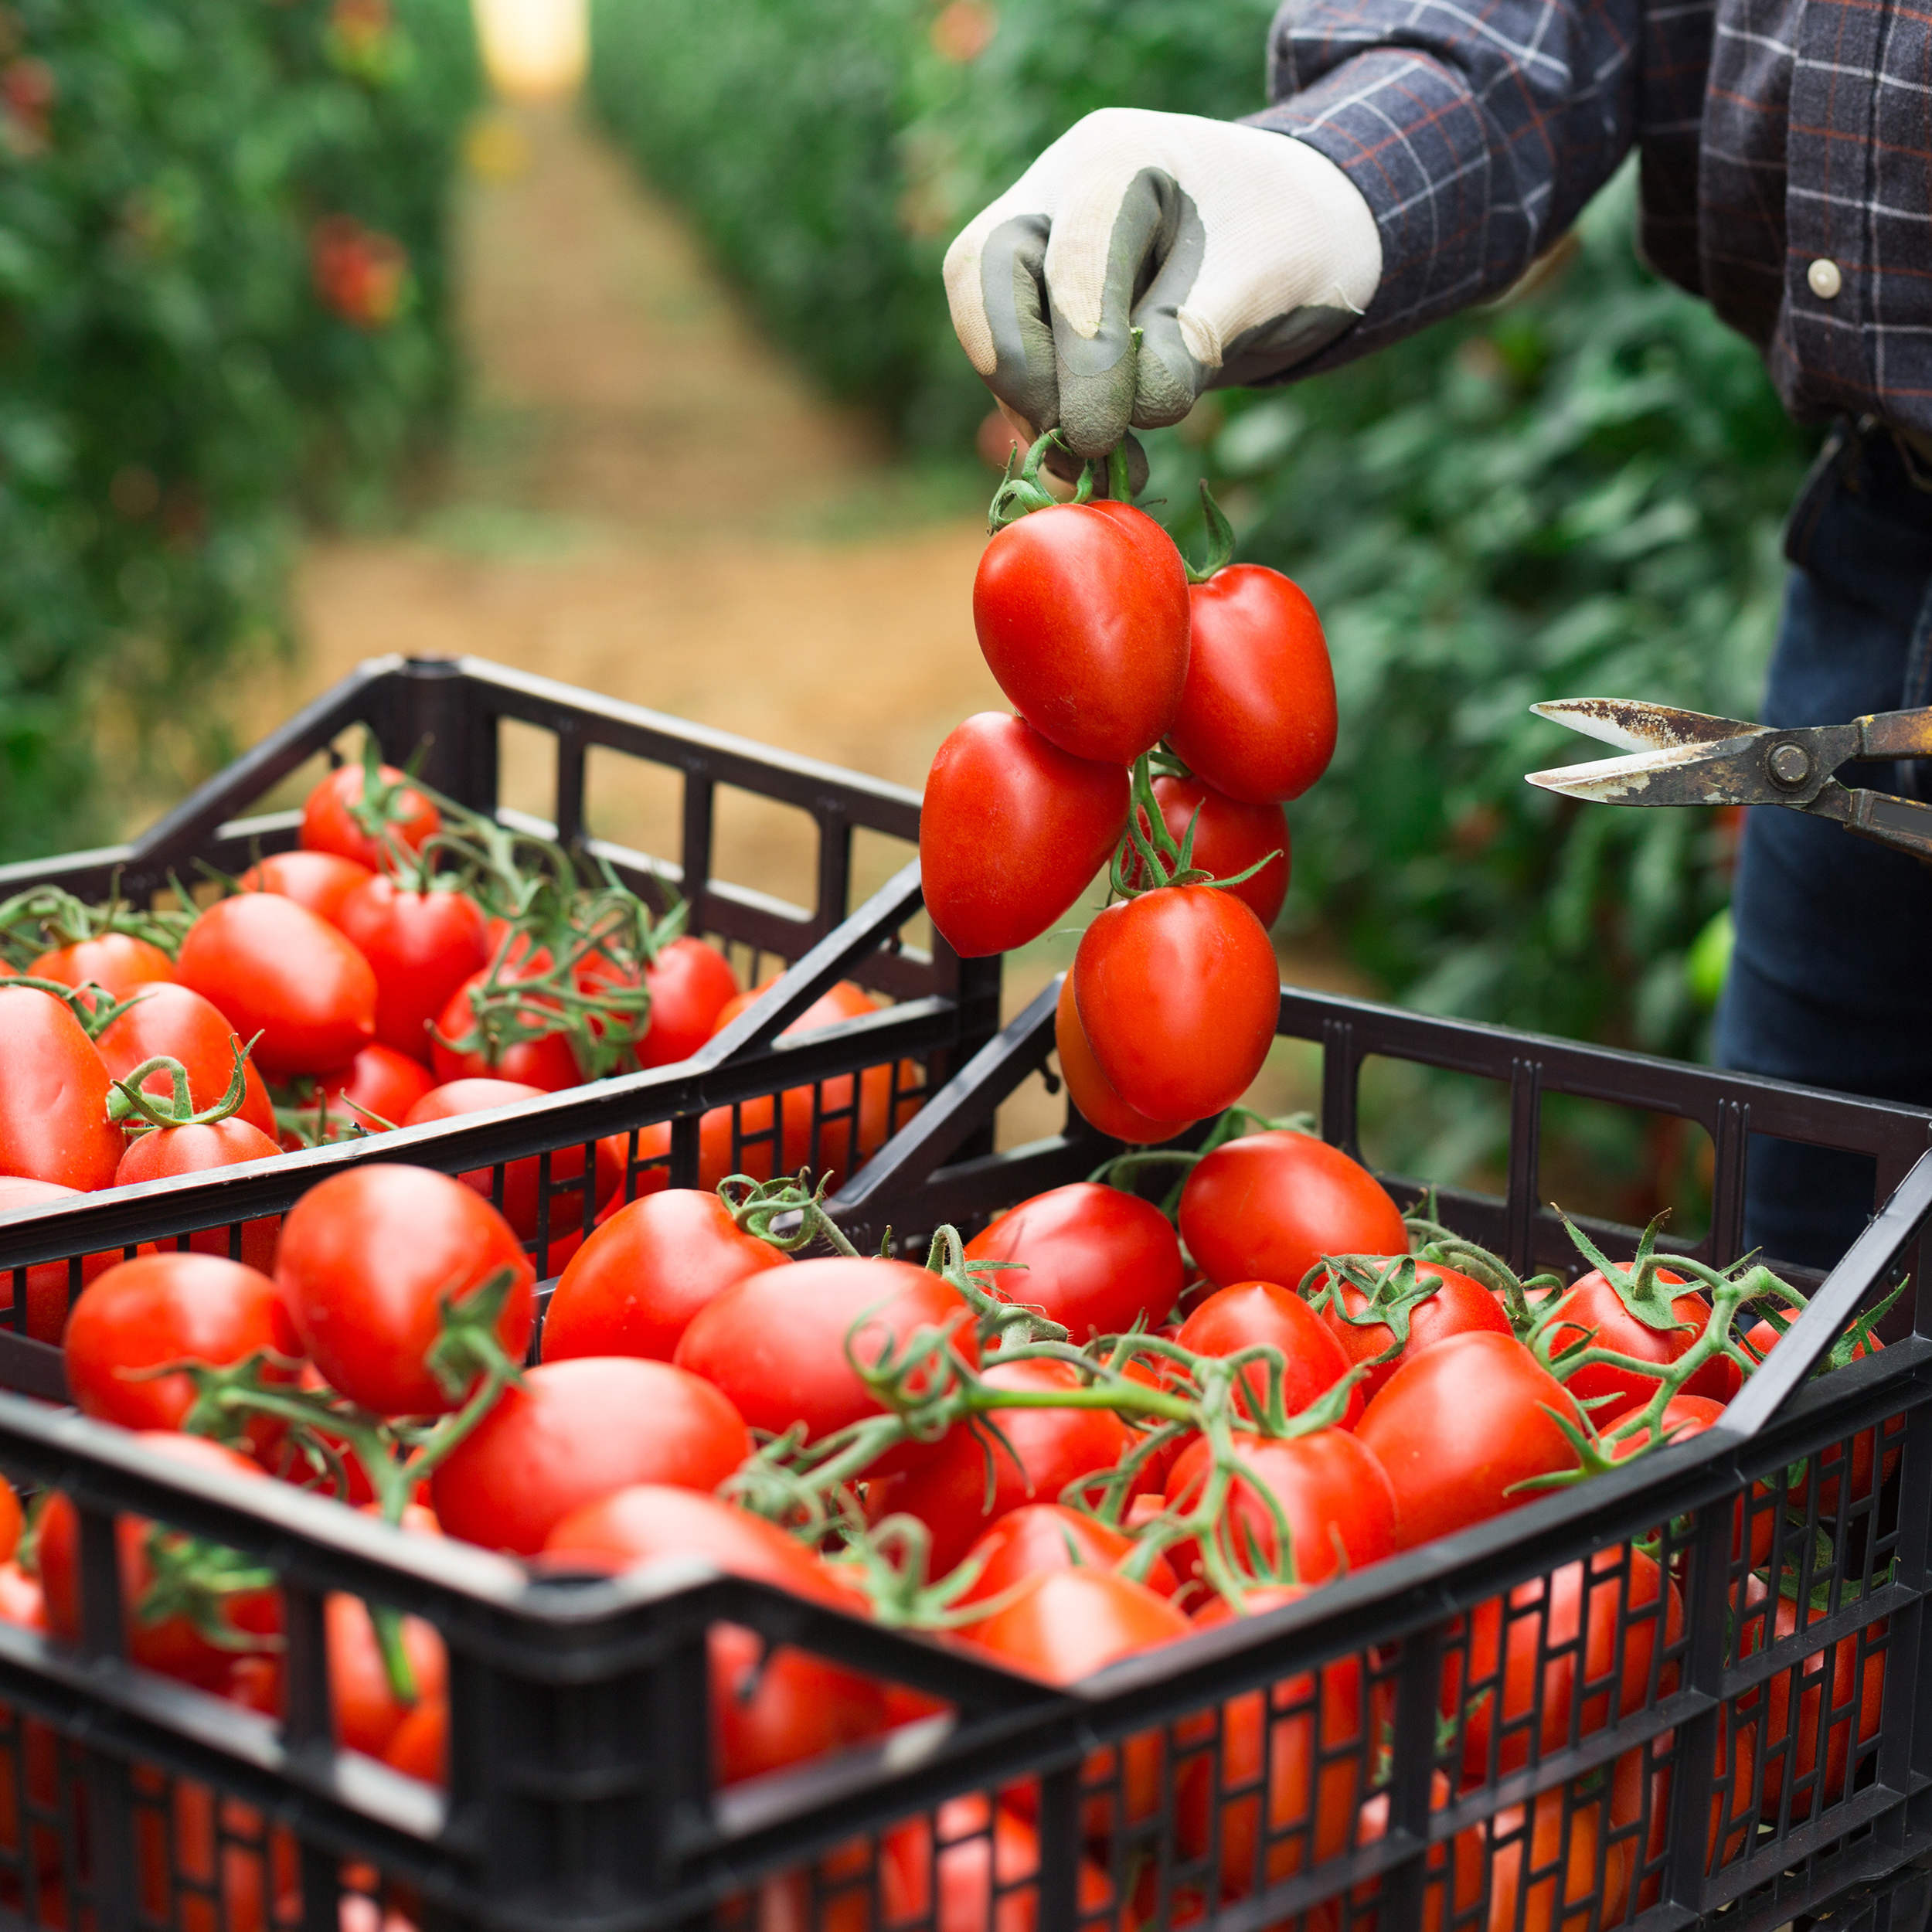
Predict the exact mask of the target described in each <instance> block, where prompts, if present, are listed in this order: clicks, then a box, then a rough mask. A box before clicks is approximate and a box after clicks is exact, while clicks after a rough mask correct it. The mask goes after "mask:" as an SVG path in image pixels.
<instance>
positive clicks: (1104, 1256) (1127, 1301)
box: [966, 1181, 1182, 1345]
mask: <svg viewBox="0 0 1932 1932" xmlns="http://www.w3.org/2000/svg"><path fill="white" fill-rule="evenodd" d="M966 1261H967V1267H968V1273H971V1272H972V1264H973V1263H975V1262H976V1261H1005V1262H1009V1263H1011V1262H1018V1263H1019V1264H1021V1265H1020V1266H1019V1267H1002V1268H995V1269H988V1270H987V1271H986V1272H985V1274H981V1275H980V1276H979V1277H978V1279H979V1281H980V1283H981V1286H982V1287H985V1289H986V1290H987V1291H988V1293H989V1294H995V1295H997V1296H998V1297H999V1298H1000V1299H1001V1300H1002V1301H1013V1302H1019V1303H1022V1304H1026V1306H1028V1307H1031V1308H1039V1309H1040V1310H1041V1311H1043V1313H1044V1314H1045V1315H1046V1317H1047V1318H1048V1319H1049V1321H1057V1322H1059V1323H1060V1324H1061V1325H1062V1326H1063V1327H1064V1328H1066V1330H1067V1332H1068V1335H1069V1337H1070V1339H1071V1340H1072V1341H1073V1342H1074V1344H1075V1345H1080V1344H1083V1343H1085V1342H1088V1341H1090V1339H1091V1338H1093V1337H1094V1336H1095V1335H1121V1334H1124V1332H1126V1331H1127V1330H1128V1329H1129V1328H1131V1327H1132V1326H1133V1325H1134V1322H1135V1321H1136V1320H1137V1319H1141V1320H1145V1323H1146V1325H1148V1327H1149V1328H1153V1327H1156V1326H1158V1325H1159V1324H1160V1323H1162V1322H1163V1321H1165V1320H1166V1319H1167V1318H1168V1314H1169V1312H1170V1311H1172V1308H1173V1306H1174V1304H1175V1301H1178V1300H1179V1298H1180V1293H1181V1284H1182V1267H1181V1244H1180V1243H1179V1240H1177V1239H1176V1238H1175V1233H1174V1230H1173V1228H1172V1226H1171V1225H1170V1224H1169V1223H1168V1219H1167V1216H1165V1215H1164V1214H1163V1213H1162V1212H1161V1211H1160V1209H1158V1208H1157V1207H1155V1206H1154V1204H1153V1203H1152V1202H1151V1201H1143V1200H1141V1199H1140V1198H1139V1197H1138V1196H1136V1195H1132V1194H1128V1193H1124V1192H1122V1191H1121V1189H1118V1188H1114V1187H1104V1186H1101V1185H1099V1184H1098V1183H1097V1182H1093V1181H1075V1182H1071V1183H1070V1184H1069V1185H1066V1186H1065V1187H1056V1188H1052V1189H1049V1190H1048V1191H1047V1192H1046V1193H1044V1194H1036V1195H1035V1196H1033V1197H1032V1199H1030V1200H1026V1201H1022V1202H1020V1204H1019V1206H1018V1207H1015V1208H1009V1209H1007V1211H1006V1212H1005V1213H1004V1214H1002V1215H1001V1216H999V1217H998V1219H996V1220H995V1221H993V1222H992V1223H990V1224H989V1225H988V1226H986V1227H985V1229H983V1230H981V1232H980V1233H978V1234H976V1235H975V1236H974V1237H973V1238H972V1240H970V1241H969V1242H968V1243H967V1244H966Z"/></svg>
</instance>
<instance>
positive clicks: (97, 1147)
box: [0, 981, 127, 1193]
mask: <svg viewBox="0 0 1932 1932" xmlns="http://www.w3.org/2000/svg"><path fill="white" fill-rule="evenodd" d="M125 1145H127V1141H126V1139H125V1137H124V1135H123V1134H122V1133H121V1129H120V1128H117V1127H116V1126H114V1124H112V1123H111V1121H109V1120H108V1118H107V1068H106V1067H105V1066H103V1065H102V1063H101V1059H100V1054H99V1053H97V1052H96V1051H95V1050H94V1042H93V1041H92V1040H90V1039H88V1037H87V1034H86V1032H84V1031H83V1029H82V1027H81V1024H80V1021H79V1020H77V1019H75V1018H74V1016H73V1014H72V1013H71V1012H69V1011H68V1010H67V1009H66V1006H65V1005H63V1004H62V1002H60V1001H59V1000H57V999H56V998H54V996H53V994H51V993H43V992H39V991H38V990H37V989H36V988H33V987H32V986H9V985H5V983H4V982H3V981H0V1174H15V1175H22V1176H23V1177H24V1178H26V1179H29V1180H34V1181H56V1182H59V1183H60V1185H61V1186H63V1187H71V1188H78V1189H80V1190H81V1191H82V1192H83V1193H84V1192H88V1191H90V1190H91V1189H94V1188H102V1187H111V1186H112V1185H114V1169H115V1168H117V1167H118V1166H119V1165H121V1150H122V1148H124V1146H125Z"/></svg>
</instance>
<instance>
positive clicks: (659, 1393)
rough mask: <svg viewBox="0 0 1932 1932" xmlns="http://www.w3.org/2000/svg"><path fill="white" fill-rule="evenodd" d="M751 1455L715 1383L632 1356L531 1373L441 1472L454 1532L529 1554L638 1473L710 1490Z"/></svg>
mask: <svg viewBox="0 0 1932 1932" xmlns="http://www.w3.org/2000/svg"><path fill="white" fill-rule="evenodd" d="M750 1454H751V1437H750V1432H749V1431H748V1430H747V1429H746V1427H745V1425H744V1423H743V1421H742V1420H740V1417H739V1415H738V1412H737V1410H735V1409H734V1408H733V1407H732V1406H731V1404H730V1402H729V1401H728V1400H726V1398H725V1397H724V1396H723V1395H721V1394H719V1392H718V1391H717V1389H714V1388H713V1386H711V1384H710V1383H708V1382H704V1381H701V1380H700V1379H699V1378H698V1377H697V1376H694V1375H689V1374H687V1373H686V1372H685V1371H684V1370H683V1369H676V1368H673V1367H672V1365H671V1364H670V1363H669V1362H645V1361H641V1360H639V1359H637V1358H636V1357H634V1356H629V1355H585V1356H583V1357H581V1358H580V1359H578V1360H577V1361H574V1362H546V1363H544V1364H543V1366H541V1367H539V1368H536V1369H529V1370H528V1371H526V1373H525V1376H524V1378H523V1384H522V1387H521V1388H512V1389H505V1390H504V1392H503V1396H502V1400H501V1401H499V1402H498V1403H497V1405H496V1406H495V1408H494V1409H492V1410H491V1411H490V1413H488V1415H487V1416H485V1417H484V1418H483V1420H481V1422H480V1423H478V1424H477V1426H476V1427H475V1428H474V1429H473V1430H471V1432H470V1434H468V1435H467V1436H465V1437H464V1438H463V1440H462V1441H461V1443H459V1444H457V1447H456V1448H455V1449H454V1451H452V1452H451V1455H450V1457H449V1458H448V1460H447V1461H445V1462H444V1464H442V1465H441V1467H440V1468H438V1469H437V1471H436V1474H435V1476H434V1478H433V1479H432V1480H431V1482H430V1494H431V1495H432V1496H433V1497H434V1501H435V1507H436V1515H437V1520H438V1521H439V1522H440V1523H441V1524H442V1526H443V1528H444V1530H445V1531H446V1532H447V1533H448V1534H449V1535H451V1536H460V1537H461V1538H462V1539H464V1541H465V1542H466V1543H482V1544H485V1545H486V1546H488V1547H489V1548H491V1549H506V1550H510V1551H512V1552H514V1553H515V1554H517V1555H519V1556H535V1555H536V1553H537V1552H538V1551H539V1549H542V1548H543V1543H544V1539H545V1538H546V1536H549V1533H550V1532H551V1531H552V1530H553V1529H555V1528H556V1526H557V1525H558V1524H559V1523H560V1522H562V1521H563V1519H564V1518H565V1517H566V1516H567V1515H570V1512H572V1511H573V1510H574V1509H582V1508H583V1505H585V1504H587V1503H592V1502H597V1501H598V1500H599V1499H600V1498H603V1497H605V1496H608V1495H614V1493H615V1492H617V1491H618V1490H620V1489H627V1488H630V1487H631V1485H633V1484H636V1483H641V1482H648V1483H668V1484H670V1485H672V1486H673V1487H674V1488H681V1489H701V1490H704V1491H706V1492H709V1491H711V1490H713V1489H715V1488H717V1486H718V1485H719V1483H721V1482H723V1481H724V1479H725V1478H726V1477H727V1476H729V1475H732V1474H733V1471H736V1468H737V1467H738V1465H739V1464H740V1463H741V1462H743V1461H744V1459H745V1458H746V1457H747V1456H748V1455H750Z"/></svg>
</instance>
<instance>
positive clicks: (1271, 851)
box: [1129, 777, 1291, 927]
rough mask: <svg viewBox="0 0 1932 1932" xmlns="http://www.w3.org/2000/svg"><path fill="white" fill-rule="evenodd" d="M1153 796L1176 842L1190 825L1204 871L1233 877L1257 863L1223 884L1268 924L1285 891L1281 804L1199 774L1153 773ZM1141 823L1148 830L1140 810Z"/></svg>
mask: <svg viewBox="0 0 1932 1932" xmlns="http://www.w3.org/2000/svg"><path fill="white" fill-rule="evenodd" d="M1154 800H1155V804H1158V806H1159V807H1160V808H1161V819H1162V823H1163V824H1164V825H1165V826H1166V827H1167V829H1168V836H1169V837H1170V838H1172V840H1173V841H1174V842H1175V844H1176V845H1179V844H1180V843H1181V842H1182V840H1183V839H1184V838H1186V836H1187V832H1188V828H1189V825H1192V827H1193V828H1194V845H1193V849H1192V858H1193V860H1194V862H1195V864H1196V865H1197V866H1199V867H1200V868H1201V869H1202V871H1203V872H1212V873H1213V875H1214V876H1215V877H1216V879H1233V878H1234V877H1235V876H1236V875H1237V874H1239V873H1241V872H1246V871H1247V869H1248V868H1249V867H1250V866H1257V865H1258V866H1260V868H1261V869H1260V871H1259V872H1257V873H1255V875H1254V876H1253V878H1251V879H1243V880H1242V881H1241V883H1240V884H1239V885H1236V886H1229V887H1227V890H1228V891H1230V892H1231V893H1233V895H1234V896H1235V897H1236V899H1238V900H1240V901H1241V903H1243V905H1244V906H1247V908H1248V910H1250V912H1252V913H1253V914H1254V916H1255V917H1256V918H1257V919H1258V920H1260V922H1261V923H1262V925H1263V926H1264V927H1269V926H1272V925H1273V924H1274V921H1275V918H1276V916H1277V914H1278V913H1280V911H1281V902H1282V901H1283V900H1284V899H1286V898H1287V896H1288V867H1289V863H1290V860H1291V847H1290V845H1289V842H1288V820H1287V814H1286V813H1285V812H1284V811H1282V809H1281V807H1280V806H1279V805H1256V804H1248V803H1247V801H1244V800H1242V799H1239V798H1230V797H1229V796H1228V795H1227V794H1226V792H1223V791H1216V790H1215V789H1214V787H1213V786H1212V785H1210V784H1206V783H1205V782H1204V781H1202V780H1201V779H1199V778H1176V777H1159V778H1156V779H1155V781H1154ZM1141 828H1142V829H1143V830H1144V831H1145V830H1148V826H1147V824H1146V817H1145V814H1143V815H1142V817H1141ZM1138 871H1139V868H1138V865H1137V866H1135V867H1134V869H1133V870H1132V871H1131V872H1130V875H1129V876H1131V877H1137V876H1138Z"/></svg>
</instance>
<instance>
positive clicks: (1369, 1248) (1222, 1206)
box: [1180, 1129, 1409, 1288]
mask: <svg viewBox="0 0 1932 1932" xmlns="http://www.w3.org/2000/svg"><path fill="white" fill-rule="evenodd" d="M1180 1219H1181V1239H1182V1240H1183V1241H1185V1243H1187V1248H1188V1252H1189V1253H1190V1254H1191V1255H1192V1256H1193V1257H1194V1259H1195V1260H1196V1263H1197V1264H1199V1267H1200V1268H1201V1269H1202V1272H1203V1273H1205V1274H1206V1276H1207V1277H1208V1279H1209V1281H1213V1282H1214V1283H1216V1284H1217V1285H1221V1284H1226V1283H1227V1282H1230V1281H1247V1280H1250V1279H1255V1278H1258V1279H1260V1280H1261V1281H1279V1282H1281V1283H1282V1284H1284V1286H1286V1287H1291V1288H1292V1287H1299V1286H1300V1285H1301V1281H1302V1279H1303V1277H1304V1276H1306V1274H1308V1270H1310V1269H1311V1268H1312V1267H1315V1264H1317V1263H1318V1261H1320V1260H1321V1257H1322V1256H1324V1255H1325V1254H1402V1253H1406V1251H1407V1250H1408V1247H1409V1231H1408V1230H1407V1229H1406V1227H1404V1226H1403V1223H1402V1211H1401V1209H1400V1208H1398V1207H1397V1206H1396V1204H1395V1202H1393V1200H1391V1199H1389V1196H1388V1193H1387V1192H1386V1190H1385V1189H1384V1188H1383V1185H1382V1184H1381V1182H1379V1181H1378V1180H1377V1179H1376V1178H1375V1176H1374V1175H1372V1174H1371V1173H1370V1172H1369V1170H1368V1169H1367V1168H1366V1167H1364V1166H1362V1164H1361V1163H1360V1162H1359V1161H1353V1160H1351V1159H1350V1158H1349V1156H1348V1155H1345V1153H1343V1152H1342V1150H1341V1148H1338V1147H1331V1146H1329V1145H1328V1142H1327V1141H1318V1140H1317V1139H1316V1138H1315V1136H1314V1135H1313V1134H1297V1133H1294V1132H1291V1131H1288V1130H1287V1129H1277V1130H1276V1131H1271V1132H1269V1133H1265V1134H1244V1135H1243V1137H1242V1138H1240V1140H1238V1141H1228V1142H1227V1143H1226V1145H1224V1146H1221V1147H1218V1148H1216V1149H1215V1150H1214V1151H1213V1153H1212V1154H1210V1155H1208V1156H1207V1157H1206V1158H1205V1159H1203V1160H1202V1161H1201V1162H1199V1163H1198V1164H1197V1165H1196V1167H1195V1168H1194V1171H1193V1172H1192V1173H1191V1174H1190V1175H1189V1176H1188V1178H1187V1185H1186V1186H1185V1188H1183V1189H1182V1191H1181V1216H1180Z"/></svg>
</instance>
